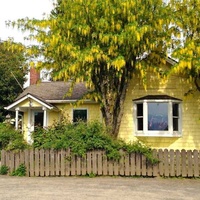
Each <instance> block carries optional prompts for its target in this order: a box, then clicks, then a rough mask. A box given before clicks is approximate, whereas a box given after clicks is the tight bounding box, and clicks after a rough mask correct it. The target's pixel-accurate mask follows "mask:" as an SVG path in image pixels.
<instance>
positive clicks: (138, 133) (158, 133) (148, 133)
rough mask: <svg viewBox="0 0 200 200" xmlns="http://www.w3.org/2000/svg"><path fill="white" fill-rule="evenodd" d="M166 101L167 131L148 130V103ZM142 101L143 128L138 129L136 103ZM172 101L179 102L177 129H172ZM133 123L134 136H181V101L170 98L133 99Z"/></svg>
mask: <svg viewBox="0 0 200 200" xmlns="http://www.w3.org/2000/svg"><path fill="white" fill-rule="evenodd" d="M155 102H158V103H165V102H166V103H168V127H169V130H168V131H152V130H151V131H149V130H148V129H147V127H148V126H147V125H148V123H147V122H148V108H147V104H148V103H155ZM138 103H142V104H143V130H141V131H140V130H138V127H137V126H138V123H137V104H138ZM172 103H178V104H179V107H178V109H179V119H178V131H173V126H172V123H173V116H172V115H173V111H172ZM134 124H135V131H134V135H135V136H141V137H181V136H182V103H181V101H178V100H172V99H163V100H162V99H155V100H152V99H145V100H138V101H134Z"/></svg>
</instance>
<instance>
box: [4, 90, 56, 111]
mask: <svg viewBox="0 0 200 200" xmlns="http://www.w3.org/2000/svg"><path fill="white" fill-rule="evenodd" d="M26 99H33V100H34V101H36V102H38V103H39V104H41V105H42V106H44V107H46V108H48V109H49V110H51V109H56V107H55V106H53V105H52V104H50V103H48V102H46V101H45V100H43V99H41V98H39V97H36V96H34V95H32V94H29V93H28V94H26V95H25V96H23V97H21V98H19V99H18V100H16V101H15V102H13V103H12V104H10V105H9V106H7V107H5V109H6V110H11V109H13V108H15V107H16V106H17V105H18V104H19V103H21V102H23V101H25V100H26Z"/></svg>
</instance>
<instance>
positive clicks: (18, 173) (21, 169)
mask: <svg viewBox="0 0 200 200" xmlns="http://www.w3.org/2000/svg"><path fill="white" fill-rule="evenodd" d="M11 176H26V167H25V165H24V164H20V165H19V167H18V168H17V169H16V170H14V171H13V172H12V173H11Z"/></svg>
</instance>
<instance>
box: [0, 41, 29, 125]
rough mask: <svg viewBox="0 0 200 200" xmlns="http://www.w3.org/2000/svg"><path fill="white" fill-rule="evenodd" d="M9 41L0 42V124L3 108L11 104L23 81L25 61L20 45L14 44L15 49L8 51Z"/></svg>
mask: <svg viewBox="0 0 200 200" xmlns="http://www.w3.org/2000/svg"><path fill="white" fill-rule="evenodd" d="M9 44H11V43H10V42H9V41H5V42H0V74H1V76H0V88H1V89H0V122H2V121H3V120H4V119H5V115H6V113H7V112H6V111H5V110H4V107H5V106H7V105H9V104H10V103H12V102H13V101H14V100H15V98H16V97H17V96H18V94H19V93H21V92H22V87H23V84H24V81H25V74H26V59H25V56H24V48H23V46H22V45H21V44H14V43H13V45H11V46H15V47H17V48H14V49H9V47H8V46H9Z"/></svg>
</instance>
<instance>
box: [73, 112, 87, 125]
mask: <svg viewBox="0 0 200 200" xmlns="http://www.w3.org/2000/svg"><path fill="white" fill-rule="evenodd" d="M78 121H84V122H86V121H87V110H74V112H73V122H78Z"/></svg>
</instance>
